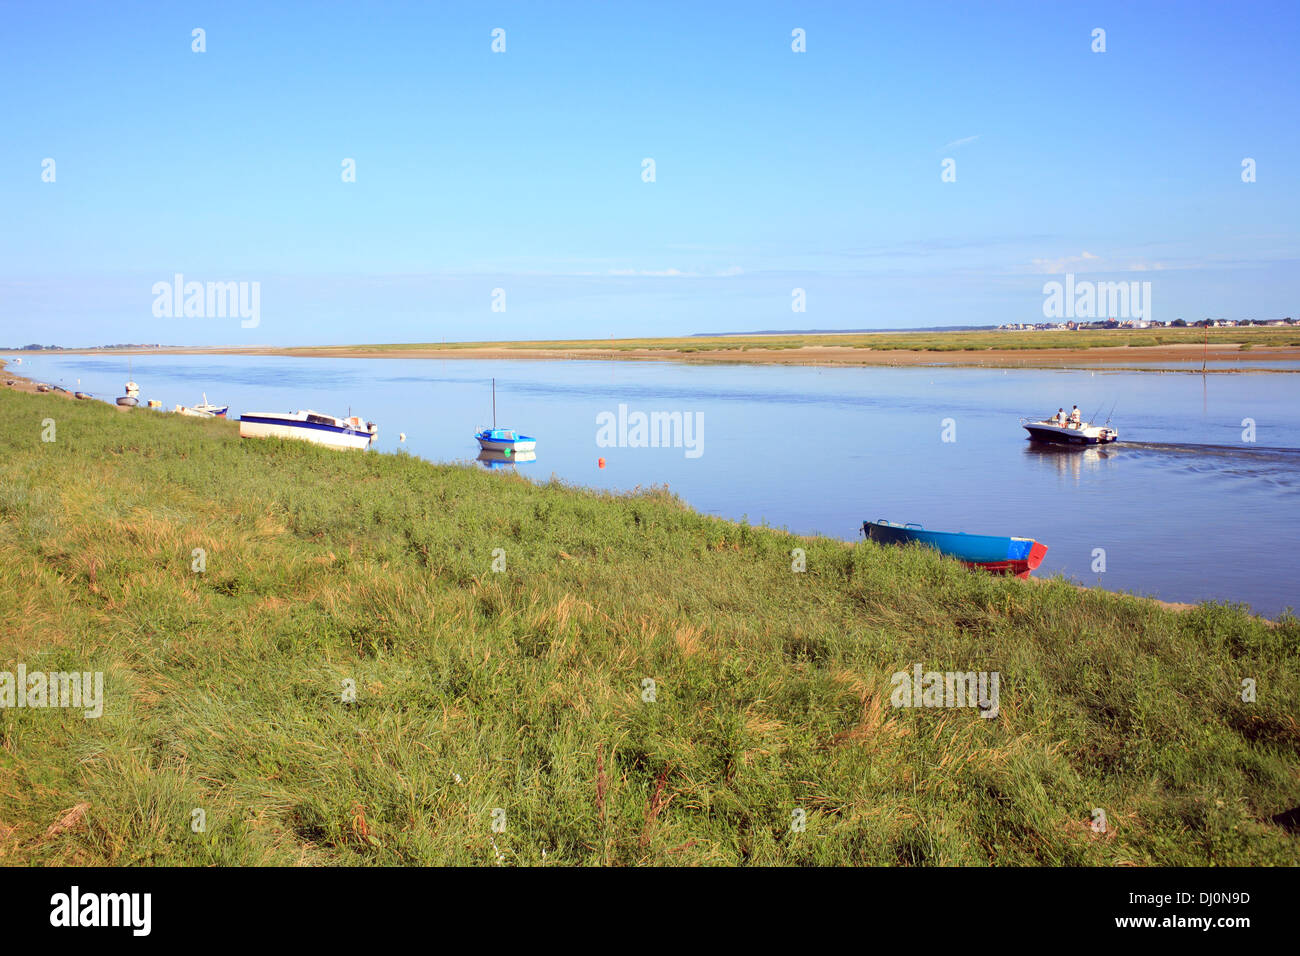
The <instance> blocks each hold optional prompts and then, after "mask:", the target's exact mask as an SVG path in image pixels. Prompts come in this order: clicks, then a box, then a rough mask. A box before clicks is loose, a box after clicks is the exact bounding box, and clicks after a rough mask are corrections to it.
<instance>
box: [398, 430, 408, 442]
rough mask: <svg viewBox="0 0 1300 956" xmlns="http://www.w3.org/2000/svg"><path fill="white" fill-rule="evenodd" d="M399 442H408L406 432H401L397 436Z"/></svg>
mask: <svg viewBox="0 0 1300 956" xmlns="http://www.w3.org/2000/svg"><path fill="white" fill-rule="evenodd" d="M397 440H398V441H406V432H399V433H398V435H397Z"/></svg>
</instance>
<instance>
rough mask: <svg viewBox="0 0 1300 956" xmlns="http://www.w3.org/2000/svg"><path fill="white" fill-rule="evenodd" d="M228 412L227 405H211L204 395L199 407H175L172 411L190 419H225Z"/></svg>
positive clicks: (228, 407)
mask: <svg viewBox="0 0 1300 956" xmlns="http://www.w3.org/2000/svg"><path fill="white" fill-rule="evenodd" d="M228 411H230V406H229V405H213V404H212V403H211V402H209V401H208V396H207V395H206V394H205V395H204V396H203V404H201V405H177V406H176V407H175V408H173V409H172V412H173V413H174V414H177V415H189V416H190V417H191V418H225V417H226V412H228Z"/></svg>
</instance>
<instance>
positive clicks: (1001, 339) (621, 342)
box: [287, 326, 1300, 355]
mask: <svg viewBox="0 0 1300 956" xmlns="http://www.w3.org/2000/svg"><path fill="white" fill-rule="evenodd" d="M1208 339H1209V343H1210V344H1211V345H1236V344H1242V343H1250V344H1253V345H1256V346H1263V347H1268V346H1273V347H1285V346H1292V347H1294V346H1300V328H1296V327H1286V328H1263V327H1253V326H1242V327H1237V328H1230V329H1210V330H1209V336H1208ZM1205 341H1206V330H1204V329H1197V328H1189V329H1175V328H1164V329H1156V330H1152V329H1111V330H1083V331H1078V332H1010V331H1008V332H996V331H973V332H909V333H888V332H870V333H860V334H844V335H750V336H745V335H737V336H696V337H683V338H659V339H575V340H564V341H546V340H537V341H526V342H444V343H438V342H433V343H398V344H387V345H347V346H342V345H341V346H324V347H310V348H308V347H303V349H288V350H287V351H289V352H294V351H312V352H320V351H330V350H335V351H356V350H364V351H367V352H373V353H375V354H376V355H385V354H400V353H402V352H405V351H431V350H432V351H446V352H457V351H462V350H464V349H480V348H503V349H514V350H518V351H522V352H528V351H535V350H538V349H550V350H558V351H571V352H582V351H590V350H612V351H615V352H634V351H650V352H685V353H688V354H689V353H699V352H720V351H721V352H746V351H760V352H761V351H774V350H777V351H780V350H787V349H797V348H805V347H823V348H824V347H836V348H855V349H872V350H877V351H895V350H912V351H923V352H941V353H942V352H975V351H989V350H994V351H1009V352H1018V351H1024V350H1026V349H1095V348H1117V347H1123V346H1133V347H1137V346H1152V345H1200V344H1202V343H1203V342H1205Z"/></svg>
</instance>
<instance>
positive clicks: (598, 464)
mask: <svg viewBox="0 0 1300 956" xmlns="http://www.w3.org/2000/svg"><path fill="white" fill-rule="evenodd" d="M596 467H597V468H604V467H605V459H604V458H597V459H596Z"/></svg>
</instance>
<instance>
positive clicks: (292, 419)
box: [239, 409, 379, 448]
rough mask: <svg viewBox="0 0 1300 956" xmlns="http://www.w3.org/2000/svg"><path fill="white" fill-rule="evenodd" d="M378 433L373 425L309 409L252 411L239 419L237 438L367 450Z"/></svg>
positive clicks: (353, 418)
mask: <svg viewBox="0 0 1300 956" xmlns="http://www.w3.org/2000/svg"><path fill="white" fill-rule="evenodd" d="M378 434H379V426H378V425H376V424H375V423H374V422H363V421H362V420H361V419H360V418H357V417H355V416H354V417H352V418H335V417H334V416H333V415H322V414H321V413H320V412H314V411H311V410H310V409H307V410H305V411H297V412H284V413H281V412H251V413H249V414H245V415H240V416H239V437H240V438H296V439H299V440H301V441H309V442H312V443H314V444H317V445H326V446H328V447H330V448H368V447H369V446H370V443H371V442H373V441H374V440H375V437H376V436H377V435H378Z"/></svg>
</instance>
